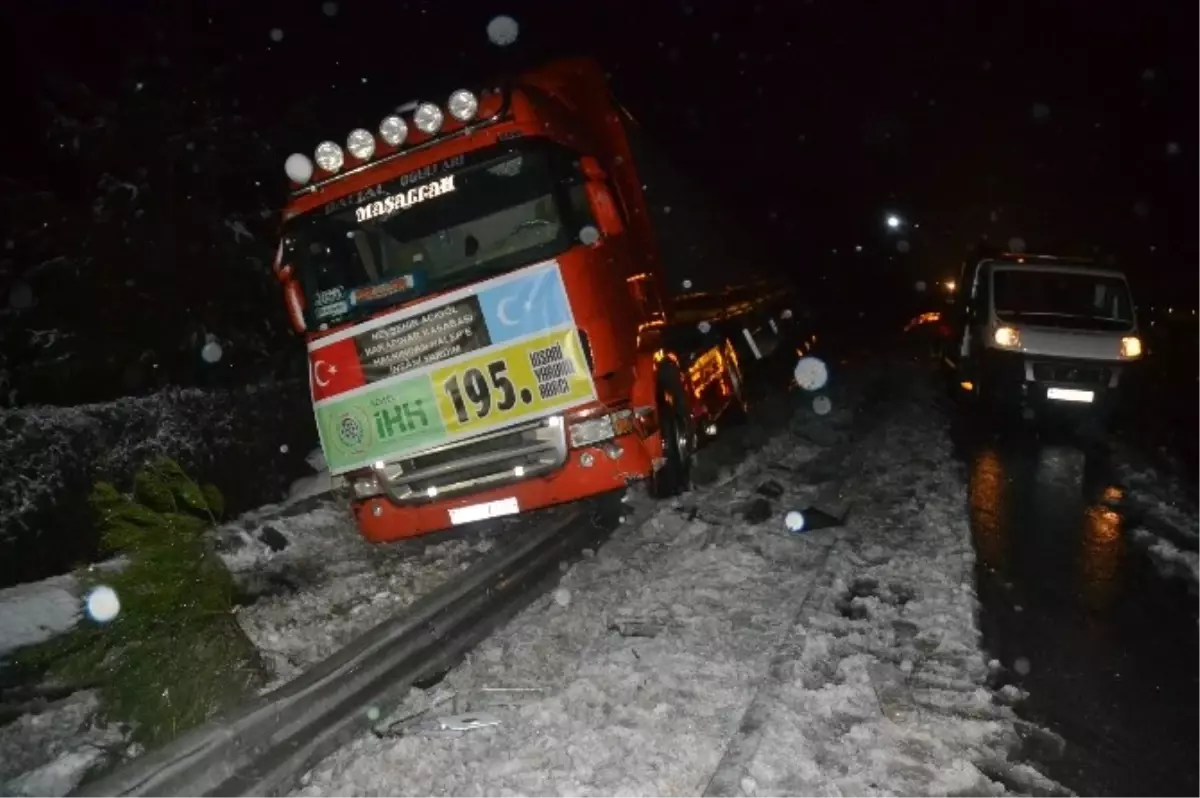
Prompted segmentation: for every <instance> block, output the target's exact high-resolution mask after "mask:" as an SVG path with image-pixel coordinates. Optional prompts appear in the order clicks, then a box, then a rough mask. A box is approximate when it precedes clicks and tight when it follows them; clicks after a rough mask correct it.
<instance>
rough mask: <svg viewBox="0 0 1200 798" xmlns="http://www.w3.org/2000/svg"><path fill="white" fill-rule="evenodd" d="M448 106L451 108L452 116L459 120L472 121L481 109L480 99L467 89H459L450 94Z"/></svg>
mask: <svg viewBox="0 0 1200 798" xmlns="http://www.w3.org/2000/svg"><path fill="white" fill-rule="evenodd" d="M446 107H447V108H448V109H449V110H450V116H452V117H454V118H455V119H457V120H458V121H459V122H470V121H471V120H472V119H473V118H474V117H475V112H476V111H478V110H479V100H478V98H476V97H475V95H474V94H472V93H471V92H469V91H467V90H466V89H459V90H458V91H456V92H454V93H453V94H451V95H450V101H449V102H447V103H446Z"/></svg>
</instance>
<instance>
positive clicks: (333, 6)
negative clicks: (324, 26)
mask: <svg viewBox="0 0 1200 798" xmlns="http://www.w3.org/2000/svg"><path fill="white" fill-rule="evenodd" d="M321 11H322V12H323V13H324V14H325V16H327V17H336V16H337V12H338V4H337V3H333V2H328V3H322V4H321Z"/></svg>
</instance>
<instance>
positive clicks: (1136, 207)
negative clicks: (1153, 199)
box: [1133, 200, 1150, 219]
mask: <svg viewBox="0 0 1200 798" xmlns="http://www.w3.org/2000/svg"><path fill="white" fill-rule="evenodd" d="M1133 213H1134V215H1135V216H1137V217H1138V218H1141V219H1145V218H1146V217H1147V216H1149V215H1150V204H1149V203H1148V202H1146V201H1145V200H1138V201H1137V202H1135V203H1133Z"/></svg>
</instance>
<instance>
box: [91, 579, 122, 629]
mask: <svg viewBox="0 0 1200 798" xmlns="http://www.w3.org/2000/svg"><path fill="white" fill-rule="evenodd" d="M86 603H87V614H88V617H89V618H91V619H92V620H93V621H95V622H96V623H108V622H109V621H111V620H112V619H113V618H116V617H117V614H118V613H119V612H120V611H121V600H120V599H119V598H117V591H115V590H113V589H112V588H111V587H108V586H107V585H100V586H98V587H96V588H94V589H93V590H92V592H91V593H88V596H87V602H86Z"/></svg>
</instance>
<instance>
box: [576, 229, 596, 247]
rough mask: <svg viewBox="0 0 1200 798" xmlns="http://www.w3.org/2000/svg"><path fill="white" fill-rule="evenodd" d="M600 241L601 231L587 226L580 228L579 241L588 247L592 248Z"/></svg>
mask: <svg viewBox="0 0 1200 798" xmlns="http://www.w3.org/2000/svg"><path fill="white" fill-rule="evenodd" d="M599 240H600V231H599V230H597V229H596V227H595V226H593V225H590V224H585V225H584V226H583V227H581V228H579V241H580V243H582V244H585V245H586V246H589V247H590V246H591V245H592V244H595V243H596V242H597V241H599Z"/></svg>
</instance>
